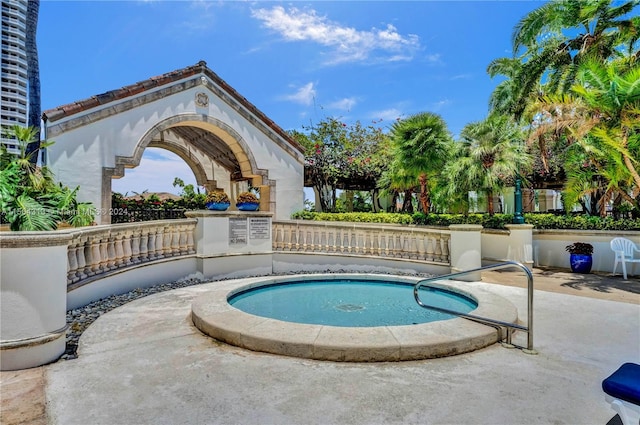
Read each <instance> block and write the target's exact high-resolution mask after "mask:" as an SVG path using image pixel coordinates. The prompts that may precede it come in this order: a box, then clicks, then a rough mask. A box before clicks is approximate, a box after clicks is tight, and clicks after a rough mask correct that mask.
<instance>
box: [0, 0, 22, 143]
mask: <svg viewBox="0 0 640 425" xmlns="http://www.w3.org/2000/svg"><path fill="white" fill-rule="evenodd" d="M27 7H28V0H2V97H1V99H0V109H1V111H0V124H1V125H2V127H7V126H13V125H16V124H18V125H22V126H26V125H27V100H28V98H27V70H28V67H27V50H26V40H27ZM1 142H2V144H4V145H5V146H7V148H8V149H9V151H10V152H15V150H16V147H17V146H16V145H15V143H14V142H13V141H12V140H11V139H7V138H5V137H4V135H3V136H2V141H1Z"/></svg>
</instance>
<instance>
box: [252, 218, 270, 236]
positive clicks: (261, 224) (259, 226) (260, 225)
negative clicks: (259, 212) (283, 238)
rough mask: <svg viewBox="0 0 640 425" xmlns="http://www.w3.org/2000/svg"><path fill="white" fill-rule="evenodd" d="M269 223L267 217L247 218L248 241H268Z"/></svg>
mask: <svg viewBox="0 0 640 425" xmlns="http://www.w3.org/2000/svg"><path fill="white" fill-rule="evenodd" d="M270 235H271V223H270V220H269V219H268V218H267V217H251V218H249V239H269V238H270Z"/></svg>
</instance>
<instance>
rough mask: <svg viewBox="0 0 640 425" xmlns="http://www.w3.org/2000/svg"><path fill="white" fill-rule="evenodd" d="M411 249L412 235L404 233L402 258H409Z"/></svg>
mask: <svg viewBox="0 0 640 425" xmlns="http://www.w3.org/2000/svg"><path fill="white" fill-rule="evenodd" d="M410 251H411V236H410V235H407V234H406V233H405V234H403V235H402V258H409V253H410Z"/></svg>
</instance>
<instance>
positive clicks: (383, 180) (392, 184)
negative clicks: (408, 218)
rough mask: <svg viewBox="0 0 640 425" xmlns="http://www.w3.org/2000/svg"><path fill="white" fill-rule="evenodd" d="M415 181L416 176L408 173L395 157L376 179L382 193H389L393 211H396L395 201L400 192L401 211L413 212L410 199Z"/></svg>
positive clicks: (411, 198)
mask: <svg viewBox="0 0 640 425" xmlns="http://www.w3.org/2000/svg"><path fill="white" fill-rule="evenodd" d="M416 181H417V176H415V175H413V174H410V173H408V172H407V170H406V169H405V168H404V167H403V166H402V163H401V162H400V161H399V160H398V158H397V157H396V158H394V159H393V160H392V161H391V163H390V164H389V167H388V168H387V169H386V170H385V171H384V172H383V173H382V175H381V176H380V178H379V179H378V187H379V188H381V189H382V190H383V193H384V194H390V195H391V198H392V199H391V205H392V208H393V211H396V202H397V201H398V197H399V196H400V194H402V195H403V202H402V208H401V212H406V213H413V203H412V200H413V193H414V190H415V187H416Z"/></svg>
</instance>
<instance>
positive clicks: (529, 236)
mask: <svg viewBox="0 0 640 425" xmlns="http://www.w3.org/2000/svg"><path fill="white" fill-rule="evenodd" d="M504 227H506V228H507V229H508V230H509V249H508V252H507V259H508V260H511V261H517V262H519V263H522V264H524V265H525V266H527V268H528V269H529V270H531V268H532V267H533V225H531V224H505V226H504Z"/></svg>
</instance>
